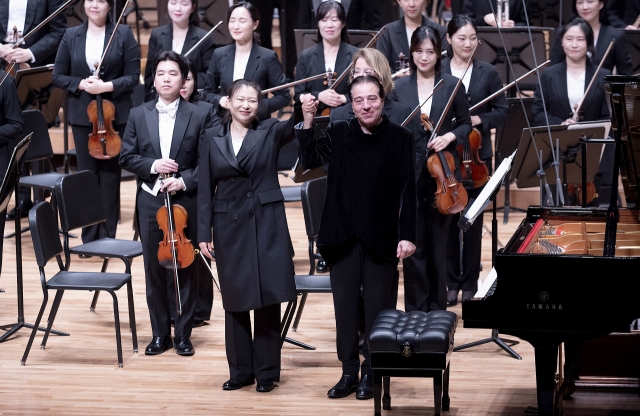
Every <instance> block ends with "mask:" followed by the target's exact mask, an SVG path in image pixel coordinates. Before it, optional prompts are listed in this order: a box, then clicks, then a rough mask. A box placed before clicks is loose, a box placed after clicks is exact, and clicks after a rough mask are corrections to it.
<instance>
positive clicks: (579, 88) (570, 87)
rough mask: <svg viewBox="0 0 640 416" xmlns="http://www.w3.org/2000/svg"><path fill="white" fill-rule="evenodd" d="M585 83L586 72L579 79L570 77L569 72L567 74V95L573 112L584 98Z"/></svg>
mask: <svg viewBox="0 0 640 416" xmlns="http://www.w3.org/2000/svg"><path fill="white" fill-rule="evenodd" d="M584 82H585V72H583V73H582V74H581V75H580V76H579V77H578V78H574V77H572V76H571V75H569V72H567V95H568V98H569V105H570V106H571V111H573V110H574V109H575V108H576V106H577V105H578V104H579V103H580V101H581V100H582V96H583V95H584Z"/></svg>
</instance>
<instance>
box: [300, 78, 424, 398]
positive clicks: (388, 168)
mask: <svg viewBox="0 0 640 416" xmlns="http://www.w3.org/2000/svg"><path fill="white" fill-rule="evenodd" d="M349 90H350V91H349V94H350V96H351V102H352V105H353V111H354V114H355V118H353V119H351V120H348V121H345V120H339V121H335V122H332V123H330V124H329V126H328V127H327V130H326V132H325V134H324V135H323V136H322V138H320V139H319V140H318V141H317V142H316V141H315V140H314V134H313V129H312V127H313V119H314V116H315V109H311V110H312V111H310V112H307V110H308V109H305V120H304V126H303V129H301V130H298V131H297V135H296V136H297V138H298V141H299V152H300V164H301V166H302V167H303V168H304V169H312V168H315V167H319V166H322V165H324V164H326V163H329V173H328V178H327V194H326V199H325V204H324V208H323V210H322V219H321V225H320V231H319V234H318V248H319V249H320V253H321V254H322V256H323V257H324V259H325V260H326V261H327V264H329V266H330V268H331V289H332V292H333V306H334V309H335V316H336V343H337V352H338V358H339V359H340V361H342V377H341V378H340V381H339V382H338V383H337V384H336V385H335V386H334V387H333V388H331V389H330V390H329V391H328V393H327V395H328V396H329V397H330V398H342V397H346V396H348V395H349V394H351V393H353V392H354V391H356V398H357V399H370V398H373V372H372V370H371V367H370V364H369V360H370V355H369V345H368V338H369V332H370V331H371V327H372V326H373V322H374V321H375V319H376V317H377V316H378V313H380V311H382V310H384V309H389V308H394V307H395V302H393V301H390V294H391V292H392V290H394V273H395V271H396V268H397V265H398V259H404V258H406V257H409V256H410V255H411V254H413V252H414V251H415V248H416V247H415V245H414V244H413V243H412V241H415V237H416V224H415V214H416V187H415V159H416V156H415V147H414V139H413V134H412V133H411V131H410V130H408V129H405V128H404V127H400V126H398V125H397V124H394V123H392V122H390V121H389V119H388V118H387V117H386V116H383V115H382V110H383V108H384V97H385V94H384V88H383V87H382V85H381V84H380V82H379V81H378V79H377V78H375V77H373V76H371V75H365V76H360V77H357V78H356V79H354V80H353V82H352V83H351V85H350V88H349ZM398 213H400V215H398ZM361 287H362V292H363V296H364V305H365V343H364V345H363V346H362V354H363V356H364V361H363V362H362V365H361V364H360V357H359V354H358V298H359V296H360V288H361ZM392 303H393V304H392ZM359 371H361V374H362V379H361V381H358V372H359Z"/></svg>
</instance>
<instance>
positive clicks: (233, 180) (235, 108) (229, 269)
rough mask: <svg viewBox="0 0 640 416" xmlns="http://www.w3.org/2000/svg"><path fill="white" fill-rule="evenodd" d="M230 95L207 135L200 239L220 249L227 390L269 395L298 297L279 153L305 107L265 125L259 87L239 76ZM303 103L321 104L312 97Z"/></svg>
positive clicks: (209, 247) (203, 246) (205, 245)
mask: <svg viewBox="0 0 640 416" xmlns="http://www.w3.org/2000/svg"><path fill="white" fill-rule="evenodd" d="M228 94H229V99H228V103H227V104H228V107H229V112H228V113H226V114H225V119H224V122H223V125H222V126H219V127H213V128H211V129H209V130H207V131H206V137H205V138H203V142H202V146H201V149H200V172H199V176H198V184H199V186H198V218H199V222H198V240H197V241H198V242H199V245H200V250H201V251H202V253H204V254H205V256H207V257H209V258H211V257H212V256H211V251H212V250H213V247H214V246H215V255H216V267H217V269H218V277H219V279H220V290H221V292H222V293H223V297H222V306H223V308H224V311H225V312H224V314H225V347H226V352H227V362H228V364H229V376H230V377H229V380H227V381H226V382H225V383H224V384H223V385H222V389H223V390H237V389H240V388H242V387H244V386H248V385H251V384H254V382H255V380H257V385H256V391H258V392H262V393H267V392H270V391H272V390H273V389H274V388H275V387H276V385H275V384H274V382H277V381H280V350H281V347H282V339H281V337H280V305H281V303H282V302H288V301H292V300H294V299H295V298H296V285H295V281H294V278H293V276H294V266H293V258H292V257H293V246H292V243H291V237H290V236H289V229H288V226H287V218H286V216H285V211H284V197H283V195H282V191H281V190H280V185H279V183H278V168H277V162H278V155H279V152H280V148H281V147H282V146H284V145H285V144H287V143H289V142H291V141H292V140H293V139H294V138H295V135H294V132H293V127H294V125H295V124H296V123H298V122H300V121H301V120H302V109H301V106H300V105H298V104H296V106H295V109H294V113H293V115H292V116H291V117H290V118H289V120H287V121H278V120H277V119H274V118H269V119H266V120H260V119H259V117H258V113H259V111H260V108H261V104H260V101H261V100H262V99H263V98H262V94H261V89H260V86H259V85H258V83H257V82H255V81H250V80H246V79H238V80H236V81H234V82H233V83H232V84H231V85H230V87H229V90H228ZM300 99H301V100H303V103H304V102H306V101H311V106H312V107H314V105H313V101H312V99H311V98H310V97H308V96H307V95H302V96H300ZM307 105H309V104H307ZM314 110H315V108H314ZM212 230H213V243H214V246H212V244H211V241H212ZM252 310H253V316H254V335H253V337H252V334H251V318H250V312H251V311H252Z"/></svg>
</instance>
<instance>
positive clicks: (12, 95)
mask: <svg viewBox="0 0 640 416" xmlns="http://www.w3.org/2000/svg"><path fill="white" fill-rule="evenodd" d="M3 76H4V71H2V70H0V78H2V77H3ZM23 130H24V123H23V122H22V109H21V107H20V100H18V92H17V91H16V84H15V82H13V77H12V76H11V75H8V76H7V78H6V79H5V80H4V82H3V83H2V85H0V175H2V177H3V178H4V176H5V173H6V172H7V168H8V167H9V160H10V159H11V153H13V146H12V145H14V144H15V140H14V139H18V138H20V137H21V135H22V131H23ZM5 213H6V209H5V210H4V211H2V212H0V232H1V233H2V235H4V225H5V218H6V217H5ZM0 240H1V241H0V271H2V249H3V245H4V238H0Z"/></svg>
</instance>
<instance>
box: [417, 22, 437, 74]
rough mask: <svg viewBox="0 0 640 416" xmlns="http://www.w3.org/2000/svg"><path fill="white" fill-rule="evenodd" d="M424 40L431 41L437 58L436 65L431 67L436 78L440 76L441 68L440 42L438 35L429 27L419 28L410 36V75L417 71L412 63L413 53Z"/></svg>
mask: <svg viewBox="0 0 640 416" xmlns="http://www.w3.org/2000/svg"><path fill="white" fill-rule="evenodd" d="M425 40H430V41H431V44H432V45H433V48H434V49H435V53H436V55H437V56H438V59H437V61H436V64H435V66H434V67H433V70H434V72H435V75H436V77H438V76H440V69H441V68H442V41H441V40H440V35H439V34H438V33H437V32H436V31H435V30H434V29H433V28H432V27H431V26H420V27H419V28H417V29H416V30H415V31H414V32H413V34H412V35H411V47H410V48H409V53H410V54H411V59H409V68H411V73H414V72H416V70H417V69H418V67H417V66H416V63H415V62H414V61H413V53H414V52H415V51H416V50H417V49H418V48H419V47H420V45H422V42H424V41H425Z"/></svg>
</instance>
